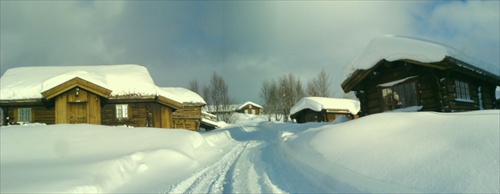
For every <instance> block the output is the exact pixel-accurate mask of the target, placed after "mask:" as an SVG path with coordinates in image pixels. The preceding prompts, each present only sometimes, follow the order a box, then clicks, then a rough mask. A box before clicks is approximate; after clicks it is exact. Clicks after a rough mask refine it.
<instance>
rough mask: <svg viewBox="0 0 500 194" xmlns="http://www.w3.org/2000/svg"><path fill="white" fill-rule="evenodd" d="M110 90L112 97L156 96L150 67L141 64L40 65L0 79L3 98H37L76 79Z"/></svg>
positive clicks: (13, 70) (11, 71)
mask: <svg viewBox="0 0 500 194" xmlns="http://www.w3.org/2000/svg"><path fill="white" fill-rule="evenodd" d="M76 77H79V78H82V79H85V80H86V81H89V82H92V83H94V84H96V85H99V86H101V87H103V88H106V89H109V90H111V91H112V92H111V96H120V95H127V94H141V95H156V93H157V92H156V85H155V83H154V82H153V79H152V78H151V76H150V74H149V72H148V70H147V69H146V68H145V67H143V66H140V65H131V64H127V65H101V66H39V67H18V68H12V69H8V70H7V71H6V72H5V73H4V74H3V76H2V77H1V78H0V83H1V84H0V100H18V99H37V98H42V97H43V96H42V94H41V93H42V92H44V91H47V90H50V89H52V88H54V87H56V86H58V85H60V84H62V83H64V82H67V81H69V80H71V79H73V78H76Z"/></svg>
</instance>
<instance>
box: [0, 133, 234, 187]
mask: <svg viewBox="0 0 500 194" xmlns="http://www.w3.org/2000/svg"><path fill="white" fill-rule="evenodd" d="M0 132H1V135H0V137H1V142H0V143H1V147H0V149H1V152H0V153H1V158H0V159H1V160H0V161H1V171H0V174H1V177H0V178H1V182H0V183H1V185H0V192H2V193H12V192H21V193H33V192H49V193H62V192H75V193H101V192H104V193H107V192H117V193H123V192H132V193H146V192H154V193H159V192H164V191H165V190H166V189H168V188H169V186H170V185H173V184H175V183H176V182H177V181H178V179H179V178H186V177H189V176H190V175H191V174H193V173H194V172H196V171H197V170H199V169H201V168H204V167H206V166H208V165H210V164H212V163H213V162H216V161H217V160H218V159H219V158H220V157H221V156H222V155H223V152H224V148H229V147H231V146H232V143H231V142H232V140H231V139H230V136H229V135H228V133H227V132H219V133H207V134H203V135H201V134H199V133H197V132H191V131H188V130H178V129H177V130H172V129H158V128H126V127H109V126H99V125H86V124H85V125H47V126H9V127H1V128H0ZM226 150H227V149H226ZM179 169H182V170H179Z"/></svg>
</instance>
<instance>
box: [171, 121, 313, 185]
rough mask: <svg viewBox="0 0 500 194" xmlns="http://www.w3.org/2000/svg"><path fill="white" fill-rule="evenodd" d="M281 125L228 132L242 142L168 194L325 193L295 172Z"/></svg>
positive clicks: (239, 128)
mask: <svg viewBox="0 0 500 194" xmlns="http://www.w3.org/2000/svg"><path fill="white" fill-rule="evenodd" d="M276 125H279V124H271V123H265V122H263V123H259V124H252V125H244V126H236V127H233V128H230V129H228V130H229V131H230V133H231V136H232V137H233V138H234V139H235V140H236V141H238V142H237V144H236V145H235V146H234V147H233V148H232V149H231V150H230V151H228V152H227V153H226V154H225V155H224V156H223V157H222V158H221V160H220V161H218V162H217V163H215V164H213V165H211V166H209V167H206V168H204V169H202V170H200V171H198V172H197V173H195V174H194V175H193V176H192V177H190V178H187V179H186V180H183V181H181V182H179V183H177V184H175V185H174V186H172V187H171V188H170V190H168V191H167V193H290V192H321V191H320V190H317V187H314V186H313V185H312V184H310V183H308V181H307V180H305V179H303V178H302V177H301V176H300V175H298V174H296V173H293V172H294V169H292V167H291V166H290V165H291V164H289V163H287V159H286V157H285V156H284V154H283V153H282V150H281V149H280V145H278V144H279V142H281V141H277V139H278V138H280V137H281V132H280V130H279V129H278V128H279V127H278V128H277V127H276Z"/></svg>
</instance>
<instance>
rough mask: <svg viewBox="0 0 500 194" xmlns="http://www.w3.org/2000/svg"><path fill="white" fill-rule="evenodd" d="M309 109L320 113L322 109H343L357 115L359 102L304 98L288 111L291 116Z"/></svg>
mask: <svg viewBox="0 0 500 194" xmlns="http://www.w3.org/2000/svg"><path fill="white" fill-rule="evenodd" d="M304 109H311V110H313V111H318V112H319V111H321V110H323V109H325V110H328V109H340V110H342V109H345V110H349V112H350V113H351V114H358V112H359V110H360V109H361V107H360V104H359V101H357V100H351V99H339V98H324V97H305V98H302V99H300V101H299V102H297V104H295V105H294V106H293V107H292V108H291V109H290V114H291V115H293V114H295V113H297V112H299V111H301V110H304Z"/></svg>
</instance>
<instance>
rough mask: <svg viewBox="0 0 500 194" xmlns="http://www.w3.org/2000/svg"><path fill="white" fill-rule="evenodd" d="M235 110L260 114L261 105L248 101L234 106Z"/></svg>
mask: <svg viewBox="0 0 500 194" xmlns="http://www.w3.org/2000/svg"><path fill="white" fill-rule="evenodd" d="M236 112H238V113H245V114H253V115H260V113H261V112H262V106H261V105H259V104H257V103H254V102H250V101H248V102H245V103H243V104H241V105H240V106H239V107H238V108H236Z"/></svg>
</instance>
